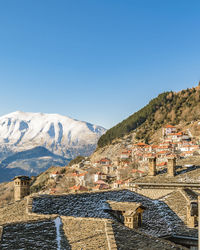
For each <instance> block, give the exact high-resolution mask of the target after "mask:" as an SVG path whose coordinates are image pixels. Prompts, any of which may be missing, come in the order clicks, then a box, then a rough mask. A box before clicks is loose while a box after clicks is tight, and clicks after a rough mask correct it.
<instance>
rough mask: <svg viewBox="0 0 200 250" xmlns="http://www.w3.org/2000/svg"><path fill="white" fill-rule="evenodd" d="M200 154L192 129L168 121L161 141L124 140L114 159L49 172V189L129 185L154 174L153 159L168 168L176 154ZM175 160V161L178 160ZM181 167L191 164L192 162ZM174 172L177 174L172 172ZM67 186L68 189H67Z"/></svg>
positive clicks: (179, 156)
mask: <svg viewBox="0 0 200 250" xmlns="http://www.w3.org/2000/svg"><path fill="white" fill-rule="evenodd" d="M199 155H200V145H199V141H196V140H194V139H193V137H192V135H191V133H190V131H184V132H183V131H179V130H178V129H177V128H176V127H175V126H172V125H166V126H164V127H163V129H162V138H161V141H160V143H159V144H158V145H155V144H151V145H148V144H145V143H143V142H139V143H136V144H131V143H130V144H128V145H127V146H126V147H124V145H123V144H122V148H121V153H120V154H119V155H118V157H117V158H116V159H114V160H111V159H109V158H106V157H105V158H102V159H100V160H99V161H97V162H91V161H90V160H89V158H86V159H83V160H82V161H81V162H79V163H78V164H74V165H72V166H71V167H70V169H69V168H68V167H66V168H65V169H64V170H63V168H62V169H61V170H59V168H56V170H55V171H53V172H50V173H49V177H50V179H52V183H53V182H54V181H55V183H57V184H58V183H59V182H60V183H61V185H54V187H53V188H50V189H46V188H45V192H48V193H50V194H54V193H59V192H63V191H67V190H68V192H78V191H80V192H81V191H92V190H94V191H95V190H107V189H118V188H129V187H131V186H132V185H133V183H134V182H135V181H136V180H137V179H139V178H141V177H144V176H151V175H155V173H153V174H152V173H150V171H151V170H150V167H149V166H150V165H149V164H150V161H151V159H153V160H154V161H155V170H154V171H157V172H162V171H167V164H168V161H169V160H170V159H171V158H173V159H174V161H175V162H177V161H178V160H181V159H187V158H190V157H192V156H196V157H198V156H199ZM175 164H176V163H175ZM182 167H185V168H187V169H188V168H191V167H194V165H193V164H186V165H184V166H182ZM172 176H174V174H173V173H172ZM65 188H67V189H65Z"/></svg>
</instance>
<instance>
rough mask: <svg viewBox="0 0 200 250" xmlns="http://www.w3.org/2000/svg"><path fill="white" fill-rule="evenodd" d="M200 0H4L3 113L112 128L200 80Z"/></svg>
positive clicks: (0, 18)
mask: <svg viewBox="0 0 200 250" xmlns="http://www.w3.org/2000/svg"><path fill="white" fill-rule="evenodd" d="M199 10H200V1H195V0H193V1H188V0H162V1H161V0H84V1H83V0H48V1H47V0H17V1H16V0H1V1H0V87H1V91H0V115H4V114H7V113H9V112H13V111H16V110H21V111H25V112H46V113H59V114H62V115H67V116H70V117H73V118H76V119H78V120H85V121H88V122H91V123H95V124H98V125H102V126H104V127H106V128H110V127H112V126H113V125H115V124H116V123H118V122H120V121H122V120H123V119H125V118H126V117H128V116H129V115H131V114H132V113H134V112H135V111H137V110H138V109H140V108H142V107H143V106H144V105H145V104H147V103H148V102H149V101H150V99H152V98H153V97H156V96H157V95H158V94H159V93H161V92H163V91H170V90H173V91H178V90H181V89H184V88H189V87H193V86H196V85H197V84H198V82H199V80H200V19H199Z"/></svg>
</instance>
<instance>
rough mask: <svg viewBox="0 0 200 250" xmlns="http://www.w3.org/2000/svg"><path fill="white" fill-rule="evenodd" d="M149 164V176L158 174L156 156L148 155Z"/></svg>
mask: <svg viewBox="0 0 200 250" xmlns="http://www.w3.org/2000/svg"><path fill="white" fill-rule="evenodd" d="M148 165H149V172H148V175H149V176H155V175H156V157H154V156H151V157H148Z"/></svg>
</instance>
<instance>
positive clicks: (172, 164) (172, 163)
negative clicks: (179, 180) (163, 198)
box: [167, 155, 176, 177]
mask: <svg viewBox="0 0 200 250" xmlns="http://www.w3.org/2000/svg"><path fill="white" fill-rule="evenodd" d="M167 159H168V162H167V175H168V176H169V177H174V176H175V170H176V157H175V156H174V155H170V156H168V157H167Z"/></svg>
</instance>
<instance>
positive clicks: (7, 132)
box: [0, 111, 106, 181]
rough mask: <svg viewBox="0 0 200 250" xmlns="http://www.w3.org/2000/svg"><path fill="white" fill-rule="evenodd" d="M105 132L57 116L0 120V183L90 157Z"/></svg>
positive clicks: (11, 116)
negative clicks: (14, 177)
mask: <svg viewBox="0 0 200 250" xmlns="http://www.w3.org/2000/svg"><path fill="white" fill-rule="evenodd" d="M105 132H106V129H105V128H103V127H100V126H97V125H93V124H90V123H87V122H83V121H78V120H75V119H72V118H69V117H67V116H62V115H58V114H43V113H25V112H21V111H17V112H13V113H10V114H7V115H4V116H2V117H0V161H1V162H0V181H5V180H7V179H10V178H12V177H13V176H14V175H17V174H28V175H30V174H38V173H40V172H41V171H44V170H46V169H47V168H48V167H50V166H52V165H60V166H64V165H67V163H68V162H69V161H70V160H71V159H72V158H74V157H76V156H77V155H83V156H88V155H90V154H91V153H92V152H93V151H94V150H95V148H96V144H97V141H98V139H99V137H100V136H101V135H102V134H103V133H105ZM12 173H13V174H12Z"/></svg>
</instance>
